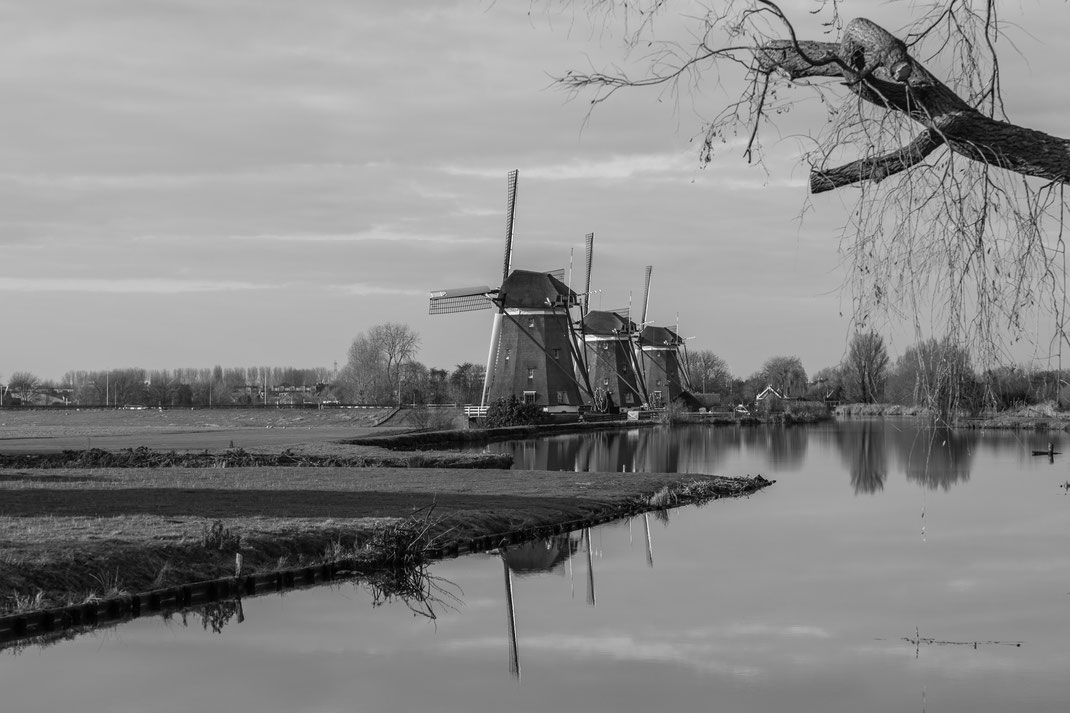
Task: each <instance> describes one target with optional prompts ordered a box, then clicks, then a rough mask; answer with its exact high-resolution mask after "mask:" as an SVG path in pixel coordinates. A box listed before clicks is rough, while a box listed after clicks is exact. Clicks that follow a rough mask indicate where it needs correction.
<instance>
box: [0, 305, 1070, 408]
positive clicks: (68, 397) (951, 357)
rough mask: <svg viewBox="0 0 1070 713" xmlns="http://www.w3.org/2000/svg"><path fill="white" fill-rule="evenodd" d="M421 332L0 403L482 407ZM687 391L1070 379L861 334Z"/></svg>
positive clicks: (1015, 384) (925, 397) (914, 387)
mask: <svg viewBox="0 0 1070 713" xmlns="http://www.w3.org/2000/svg"><path fill="white" fill-rule="evenodd" d="M419 348H420V335H419V334H418V333H417V332H415V331H414V330H412V329H411V328H410V327H409V326H408V325H404V324H397V323H386V324H380V325H375V326H373V327H371V328H369V329H368V330H367V331H365V332H361V333H359V334H358V335H357V336H356V337H355V338H354V339H353V342H352V343H351V345H350V347H349V351H348V354H347V359H346V362H345V364H344V365H343V366H342V368H341V369H337V368H336V369H334V370H331V369H327V368H325V367H316V368H296V367H268V366H254V367H227V368H224V367H222V366H218V365H217V366H215V367H212V368H197V369H173V370H167V369H160V370H146V369H141V368H133V367H131V368H121V369H110V370H100V371H69V372H67V373H66V374H65V375H64V377H63V379H62V380H60V381H59V382H58V383H57V382H52V381H47V380H41V379H38V378H37V377H35V376H34V375H33V374H32V373H31V372H26V371H19V372H14V373H12V374H11V376H10V378H9V380H8V384H7V386H6V389H5V393H4V400H5V401H4V403H5V404H7V403H11V399H12V397H14V398H18V399H20V400H21V401H22V402H25V403H28V402H31V401H33V400H34V399H35V398H38V399H40V397H41V396H42V395H44V396H45V398H46V402H48V403H61V402H62V403H68V404H77V405H86V406H89V405H94V406H95V405H115V406H121V405H131V404H140V405H147V406H157V405H159V406H243V405H245V406H253V405H279V404H287V405H289V404H303V403H346V404H369V405H401V404H414V405H420V404H450V403H455V404H470V403H479V401H480V399H481V395H482V388H483V380H484V376H485V374H486V368H485V366H484V365H482V364H473V363H471V362H465V363H463V364H457V365H455V367H454V368H453V369H452V370H447V369H443V368H438V367H428V366H426V365H425V364H423V363H422V362H420V361H417V360H416V358H415V357H416V355H417V354H418V352H419ZM687 362H688V367H689V371H690V374H691V384H692V388H693V389H694V391H695V392H697V393H696V395H697V396H699V399H700V401H702V403H704V405H706V406H707V407H708V408H712V409H726V410H730V409H732V408H733V407H734V406H735V405H736V404H752V403H754V401H755V399H756V397H757V396H758V394H760V393H762V391H763V390H765V389H766V388H767V387H772V388H773V389H774V390H775V391H776V392H777V394H778V395H779V396H782V397H785V398H793V399H801V400H808V401H825V402H828V401H835V402H842V403H861V404H898V405H901V406H919V407H927V408H930V409H932V410H934V411H937V412H940V413H950V412H952V411H961V410H965V411H967V412H971V413H976V412H979V411H982V410H995V411H999V410H1006V409H1011V408H1016V407H1020V406H1026V405H1035V404H1040V403H1046V402H1054V403H1055V404H1056V405H1057V406H1058V407H1059V408H1064V407H1067V406H1070V374H1068V373H1067V372H1066V371H1060V370H1036V369H1026V368H1022V367H1019V366H1003V367H998V368H995V369H987V370H984V371H983V372H978V371H977V370H975V368H974V367H973V365H972V363H971V359H970V354H969V352H968V350H967V349H965V348H964V347H963V346H961V345H960V344H958V343H956V342H955V341H953V340H951V339H943V340H938V339H928V340H925V341H922V342H919V343H918V344H915V345H912V346H911V347H909V348H907V349H906V350H905V351H904V353H903V354H902V355H900V356H899V357H898V358H897V359H895V360H894V361H893V360H892V359H891V357H890V356H889V354H888V351H887V347H886V346H885V342H884V339H883V338H882V337H881V336H880V335H879V334H878V333H876V332H874V331H869V332H859V333H857V334H855V335H854V336H853V337H852V338H851V339H850V341H849V343H848V345H847V350H846V356H845V357H844V359H843V360H842V361H841V362H840V363H839V364H835V365H833V366H828V367H825V368H822V369H820V370H818V371H817V372H815V373H814V374H813V375H812V376H808V375H807V372H806V370H805V368H804V367H803V364H802V361H801V360H800V359H799V357H797V356H783V355H778V356H773V357H770V358H769V359H767V360H766V361H765V362H764V363H763V364H762V366H761V367H760V368H759V369H758V370H757V371H755V372H753V373H752V374H751V375H750V376H748V377H746V378H742V377H737V376H735V375H733V374H732V372H731V370H730V369H729V368H728V365H727V363H726V362H725V361H724V359H722V358H721V357H720V356H718V355H717V354H716V353H715V352H713V351H712V350H708V349H707V350H697V351H693V352H691V353H690V354H688V357H687Z"/></svg>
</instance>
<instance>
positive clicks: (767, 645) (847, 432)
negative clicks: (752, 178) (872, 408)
mask: <svg viewBox="0 0 1070 713" xmlns="http://www.w3.org/2000/svg"><path fill="white" fill-rule="evenodd" d="M1049 441H1052V442H1053V443H1054V446H1055V450H1056V451H1063V453H1061V454H1058V455H1055V456H1054V458H1048V457H1047V456H1033V455H1032V451H1033V450H1044V449H1046V448H1047V446H1048V442H1049ZM1068 447H1070V443H1067V438H1066V436H1065V434H1062V433H1058V434H1054V435H1051V436H1049V435H1048V434H1037V433H1032V432H1029V433H1019V432H1007V431H999V432H992V431H988V432H981V431H961V432H956V433H951V432H947V431H933V430H930V429H926V428H922V427H919V426H918V425H917V424H915V423H914V422H912V421H906V420H888V421H884V420H865V421H845V422H840V423H834V424H824V425H818V426H811V427H791V428H772V427H770V428H764V427H749V428H738V427H718V428H709V427H701V426H686V427H677V428H667V427H657V428H643V429H635V430H631V431H624V432H605V433H600V434H594V435H591V434H587V435H584V436H560V437H554V438H550V439H542V440H539V441H525V442H517V443H511V444H496V445H494V446H491V448H493V449H505V450H507V451H508V452H511V453H514V455H515V456H516V459H517V465H516V467H517V468H520V469H554V470H569V471H575V472H576V477H577V478H578V479H590V478H597V477H598V476H597V474H596V472H597V471H602V472H605V471H616V472H620V471H621V470H627V471H634V470H659V471H664V470H673V471H680V472H696V473H714V474H719V475H748V474H750V475H757V474H761V475H764V476H765V477H767V478H771V479H775V480H776V481H777V482H776V485H774V486H772V487H770V488H767V489H765V490H764V491H761V492H760V493H758V494H756V495H754V496H751V497H750V498H747V499H741V500H723V501H714V502H712V503H709V504H707V505H705V506H702V507H687V508H681V509H677V510H671V511H668V512H667V513H660V514H658V515H657V516H655V515H649V516H647V517H639V518H632V519H630V520H627V521H621V522H617V523H612V524H609V525H605V526H601V527H598V528H594V529H592V530H590V531H583V532H576V533H572V534H571V535H569V536H567V537H559V538H555V539H550V540H545V541H541V542H537V543H530V544H528V545H526V546H524V547H521V548H516V549H513V550H510V551H504V552H496V553H489V554H481V555H473V556H467V557H462V558H458V559H455V560H447V561H443V562H439V563H436V564H435V565H434V566H433V567H432V568H431V569H430V571H429V579H428V580H427V581H426V583H425V584H426V590H427V591H428V592H430V594H431V597H430V598H429V599H425V600H423V601H411V600H410V601H408V602H406V601H401V600H399V599H396V598H384V597H383V596H382V593H381V592H380V591H378V590H376V589H375V588H374V587H370V586H368V585H365V584H356V583H344V584H334V585H331V586H324V587H318V588H314V589H308V590H301V591H294V592H290V593H288V594H286V595H285V596H266V597H257V598H251V599H246V600H245V601H243V602H242V604H241V608H240V610H238V609H237V608H236V607H234V606H233V605H231V606H229V607H215V608H213V609H210V610H208V611H205V612H190V613H187V614H186V615H184V616H183V615H179V614H176V615H173V616H171V617H168V618H161V617H156V618H144V619H138V620H134V621H132V622H129V623H126V624H123V625H120V626H117V627H112V628H107V629H98V630H95V631H93V632H89V633H87V634H83V635H79V636H77V637H75V638H73V639H72V640H68V641H60V642H57V643H54V644H51V645H48V646H39V645H29V646H22V647H18V648H11V649H8V650H6V651H3V652H0V686H2V690H3V692H4V694H3V695H4V699H3V703H2V705H0V710H5V711H7V710H10V711H20V712H21V711H57V710H74V709H77V710H79V711H80V712H81V713H89V712H91V711H183V712H185V711H198V710H230V711H254V710H255V711H615V712H619V711H651V710H666V711H791V712H792V713H801V712H805V711H814V712H817V711H821V712H823V713H824V712H826V711H859V710H864V711H896V712H897V713H898V712H901V711H941V712H947V711H971V712H976V711H1008V710H1028V711H1065V710H1067V709H1068V708H1070V686H1068V685H1067V684H1066V681H1065V677H1066V672H1067V671H1068V670H1070V645H1068V644H1067V642H1068V641H1070V547H1068V543H1070V513H1068V508H1070V497H1067V488H1070V483H1068V482H1067V481H1068V480H1070V468H1068V467H1067V466H1068V464H1070V453H1068ZM532 477H537V475H534V474H533V476H532Z"/></svg>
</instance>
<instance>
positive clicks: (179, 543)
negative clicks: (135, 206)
mask: <svg viewBox="0 0 1070 713" xmlns="http://www.w3.org/2000/svg"><path fill="white" fill-rule="evenodd" d="M607 425H610V424H561V425H556V426H549V427H538V428H527V427H525V428H518V429H489V430H488V431H456V432H449V433H450V435H449V436H443V435H442V434H427V433H423V434H419V433H415V434H414V433H410V434H397V435H392V436H390V437H388V438H386V439H380V438H378V437H376V438H364V439H351V441H350V442H346V443H323V442H315V443H309V444H306V445H297V446H294V447H291V448H287V449H285V450H284V451H282V452H277V453H271V452H267V451H265V450H264V449H260V450H257V451H253V452H250V451H245V450H243V449H233V448H229V449H225V450H223V451H216V452H210V453H205V452H200V453H197V452H191V451H187V452H181V453H176V452H174V451H153V450H151V449H147V448H128V449H120V450H116V451H105V450H102V449H86V450H83V451H74V450H68V451H63V452H61V453H58V454H57V453H38V454H33V453H18V454H6V455H0V491H2V492H0V581H3V582H4V583H5V589H4V592H2V593H0V641H5V640H6V641H14V640H24V639H25V638H26V637H32V636H37V635H45V634H47V635H53V633H54V632H59V631H63V630H65V629H67V628H68V627H84V626H96V625H100V624H102V623H106V622H108V621H115V620H121V619H123V618H128V617H130V616H137V615H140V614H143V613H147V612H154V611H162V610H167V609H169V608H171V609H173V608H176V607H178V608H181V607H188V606H195V605H199V604H200V603H202V602H205V601H213V600H216V599H219V598H226V597H233V596H241V595H243V594H244V595H250V594H259V593H262V592H265V591H276V590H279V589H284V588H288V587H290V586H304V585H310V584H313V583H316V582H319V581H329V580H330V579H332V578H336V577H338V576H343V575H344V576H349V574H351V573H362V574H364V575H367V574H369V573H376V572H378V573H382V572H397V571H399V568H400V571H409V570H411V568H412V567H414V566H415V567H420V566H423V565H424V564H426V563H427V562H431V561H433V560H434V559H436V558H439V557H447V556H455V555H458V554H463V553H467V552H476V551H481V550H486V549H490V548H494V547H501V546H508V545H509V544H511V543H517V542H521V541H523V540H525V539H531V538H535V537H540V536H545V535H547V534H553V533H560V532H565V531H570V530H573V529H578V528H583V527H589V526H592V525H595V524H599V523H602V522H607V521H610V520H615V519H619V518H622V517H628V516H631V515H634V514H638V513H641V512H648V511H651V510H659V509H664V508H666V507H674V506H678V505H684V504H689V503H700V502H705V501H707V500H711V499H716V498H723V497H739V496H745V495H749V494H751V493H755V492H758V491H760V490H761V489H763V488H765V487H767V486H768V485H770V481H768V480H765V479H764V478H761V477H760V476H758V477H755V478H738V479H737V478H725V477H719V476H714V475H699V476H696V475H693V474H676V473H574V472H542V471H513V470H510V469H509V459H508V457H507V456H504V457H503V456H490V455H487V454H478V453H476V454H466V453H458V452H450V451H448V450H434V449H435V448H439V449H444V448H448V447H449V446H447V445H446V444H457V443H460V442H480V440H479V439H482V440H501V439H510V438H525V437H533V436H537V435H546V434H548V433H560V432H566V431H569V432H574V431H577V430H579V431H583V430H588V429H590V430H595V429H600V428H606V427H607ZM630 426H632V427H634V426H635V424H630ZM611 427H620V426H619V425H617V424H612V425H611ZM0 450H2V449H0ZM503 458H504V459H505V460H502V459H503ZM239 556H240V557H239ZM239 561H240V567H239V566H238V562H239Z"/></svg>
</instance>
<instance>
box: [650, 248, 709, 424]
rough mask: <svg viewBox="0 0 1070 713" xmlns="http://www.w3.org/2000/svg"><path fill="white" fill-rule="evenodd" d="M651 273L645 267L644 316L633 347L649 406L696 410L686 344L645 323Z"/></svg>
mask: <svg viewBox="0 0 1070 713" xmlns="http://www.w3.org/2000/svg"><path fill="white" fill-rule="evenodd" d="M652 271H653V268H652V267H651V266H650V265H647V267H646V284H645V286H644V287H643V316H642V319H641V320H640V325H639V327H640V331H639V339H638V341H637V343H636V346H637V348H638V353H639V363H640V365H641V367H642V372H643V381H644V384H645V386H646V393H647V396H648V399H649V401H648V403H649V404H650V406H651V407H652V408H663V407H665V406H667V405H668V404H670V403H673V402H674V401H683V402H684V403H685V404H686V405H687V406H689V407H696V406H697V404H698V401H697V399H695V397H694V395H693V394H692V393H691V379H690V377H689V375H688V371H687V352H686V350H687V341H686V340H685V339H684V338H683V337H681V336H680V335H679V334H678V333H677V332H676V331H674V330H672V329H669V328H668V327H659V326H656V325H653V324H650V323H649V322H647V311H648V308H649V306H650V274H651V272H652Z"/></svg>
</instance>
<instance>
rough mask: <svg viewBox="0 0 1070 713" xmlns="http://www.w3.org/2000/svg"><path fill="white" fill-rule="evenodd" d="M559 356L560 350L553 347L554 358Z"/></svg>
mask: <svg viewBox="0 0 1070 713" xmlns="http://www.w3.org/2000/svg"><path fill="white" fill-rule="evenodd" d="M560 358H561V350H560V349H557V348H555V349H554V359H560Z"/></svg>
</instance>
